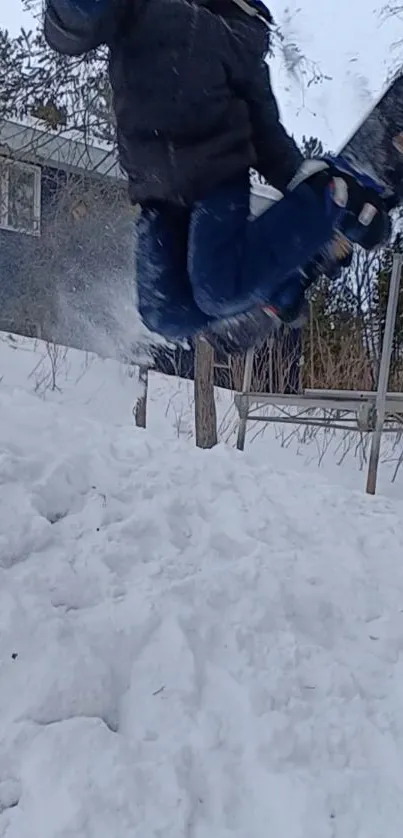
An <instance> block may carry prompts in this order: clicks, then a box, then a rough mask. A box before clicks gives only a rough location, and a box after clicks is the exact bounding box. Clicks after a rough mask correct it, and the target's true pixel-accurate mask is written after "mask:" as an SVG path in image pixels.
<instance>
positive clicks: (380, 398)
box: [366, 253, 403, 495]
mask: <svg viewBox="0 0 403 838" xmlns="http://www.w3.org/2000/svg"><path fill="white" fill-rule="evenodd" d="M402 265H403V254H402V253H394V254H393V267H392V274H391V278H390V286H389V296H388V307H387V310H386V320H385V333H384V336H383V343H382V354H381V361H380V364H379V375H378V387H377V393H376V402H375V405H376V423H375V430H374V432H373V434H372V440H371V453H370V457H369V465H368V476H367V486H366V491H367V493H368V494H369V495H374V494H375V492H376V483H377V477H378V466H379V457H380V452H381V439H382V431H383V426H384V422H385V413H386V396H387V392H388V382H389V371H390V361H391V357H392V348H393V335H394V331H395V325H396V315H397V306H398V302H399V290H400V280H401V276H402Z"/></svg>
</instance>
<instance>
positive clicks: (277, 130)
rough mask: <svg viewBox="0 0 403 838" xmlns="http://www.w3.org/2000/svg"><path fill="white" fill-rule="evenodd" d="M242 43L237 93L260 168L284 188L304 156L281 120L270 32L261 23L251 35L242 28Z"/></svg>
mask: <svg viewBox="0 0 403 838" xmlns="http://www.w3.org/2000/svg"><path fill="white" fill-rule="evenodd" d="M239 44H242V49H241V51H240V52H238V57H237V60H236V61H234V62H233V65H232V72H231V78H232V82H233V85H234V89H235V92H236V95H237V96H239V97H240V98H241V99H243V100H244V101H245V102H246V104H247V106H248V109H249V117H250V121H251V125H252V134H253V144H254V146H255V151H256V156H257V164H256V168H257V170H258V172H259V173H260V174H261V175H263V177H264V178H265V179H266V180H267V181H268V182H269V183H271V184H272V186H274V187H275V188H276V189H279V190H280V192H284V189H285V187H286V186H287V184H288V183H289V182H290V180H291V179H292V178H293V176H294V175H295V173H296V171H297V169H298V168H299V166H300V165H301V163H302V161H303V159H304V158H303V156H302V154H301V152H300V150H299V148H298V146H297V144H296V142H295V140H294V139H293V138H292V137H291V136H290V135H289V134H287V131H286V130H285V128H284V126H283V125H282V124H281V121H280V114H279V110H278V106H277V102H276V98H275V96H274V93H273V89H272V86H271V81H270V71H269V68H268V66H267V64H266V61H265V54H266V52H267V34H266V33H265V32H264V30H262V27H261V25H258V27H256V28H255V27H253V29H252V27H251V26H250V27H249V37H248V38H246V37H245V34H244V32H242V37H241V38H239Z"/></svg>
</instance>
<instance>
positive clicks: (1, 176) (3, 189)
mask: <svg viewBox="0 0 403 838" xmlns="http://www.w3.org/2000/svg"><path fill="white" fill-rule="evenodd" d="M12 167H15V168H17V169H20V170H23V171H27V172H30V173H31V174H33V176H34V206H33V214H34V224H33V228H32V229H30V230H28V229H26V228H25V227H18V226H15V225H14V224H10V223H9V201H10V171H11V168H12ZM41 189H42V169H41V167H40V166H36V165H34V164H33V163H23V162H22V161H21V160H13V159H10V158H9V157H4V156H2V155H0V195H1V196H5V197H4V203H3V197H1V199H0V230H8V231H9V232H12V233H20V234H24V235H26V236H40V235H41Z"/></svg>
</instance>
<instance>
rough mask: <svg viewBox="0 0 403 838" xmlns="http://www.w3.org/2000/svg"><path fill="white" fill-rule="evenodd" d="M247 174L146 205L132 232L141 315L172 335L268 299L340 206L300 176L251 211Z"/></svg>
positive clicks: (313, 249)
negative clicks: (179, 199)
mask: <svg viewBox="0 0 403 838" xmlns="http://www.w3.org/2000/svg"><path fill="white" fill-rule="evenodd" d="M249 201H250V184H249V174H248V173H245V174H244V175H242V176H239V177H237V178H234V179H233V180H231V181H229V182H227V183H224V184H222V185H221V186H219V187H218V188H216V189H215V190H214V191H212V192H211V193H209V194H208V195H206V196H205V198H203V200H200V201H197V202H196V203H195V204H194V205H193V207H191V208H186V207H176V206H173V205H165V204H161V205H159V206H155V207H145V208H143V209H142V213H141V216H140V219H139V222H138V231H137V268H136V272H137V291H138V305H139V312H140V316H141V318H142V320H143V322H144V323H145V325H146V326H147V327H148V328H149V329H150V330H151V331H153V332H157V333H158V334H161V335H164V336H165V337H166V338H168V339H171V340H175V339H177V340H179V339H181V338H186V337H191V336H192V335H194V334H195V333H197V332H200V331H202V330H205V329H207V328H208V326H209V324H210V323H211V322H212V321H213V320H217V319H222V318H227V317H230V316H232V315H236V314H239V313H241V312H245V311H249V310H250V309H251V308H253V307H254V306H255V305H258V304H262V305H264V304H269V303H272V304H274V303H275V298H276V294H278V293H279V292H281V293H282V294H284V289H285V288H287V286H289V287H290V289H291V290H292V286H293V285H295V284H296V283H298V282H299V278H298V272H297V269H298V267H300V266H303V265H305V264H306V263H307V262H308V261H309V260H310V259H311V258H312V257H313V256H315V254H316V253H317V252H318V251H319V250H320V249H321V248H322V247H323V246H324V245H325V244H326V242H328V241H329V240H330V239H331V237H332V233H333V230H334V227H335V226H336V225H337V222H338V220H339V218H340V215H341V213H342V211H341V210H340V209H339V208H338V207H337V206H336V205H335V204H333V203H332V202H331V200H330V199H329V198H328V196H326V194H325V191H324V193H323V196H322V195H318V194H317V193H315V192H314V191H313V190H312V189H311V187H310V186H308V185H307V184H305V183H303V184H301V185H300V186H299V187H297V189H295V191H293V192H289V193H287V194H286V195H285V197H284V198H282V199H281V200H280V201H278V202H276V203H275V204H273V205H272V206H270V207H269V208H268V209H267V210H266V211H265V212H263V213H262V214H261V215H260V216H258V217H257V218H254V219H251V218H250V210H249Z"/></svg>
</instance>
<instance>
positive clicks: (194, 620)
mask: <svg viewBox="0 0 403 838" xmlns="http://www.w3.org/2000/svg"><path fill="white" fill-rule="evenodd" d="M19 357H20V358H21V355H20V356H19ZM31 360H32V359H31ZM104 373H105V377H107V374H106V368H105V367H104ZM5 378H7V370H6V374H5ZM100 384H101V380H100ZM62 395H63V394H61V393H58V392H57V391H56V392H55V393H54V394H53V395H52V396H51V397H50V395H49V394H48V396H49V398H48V400H44V399H43V398H38V396H35V395H33V394H30V393H28V392H27V391H26V390H23V389H22V388H19V387H16V386H14V387H13V386H12V384H11V383H10V382H8V381H6V380H4V379H3V381H2V382H1V384H0V684H1V689H0V836H1V838H83V836H85V838H162V836H164V838H180V837H181V836H183V838H229V837H230V836H233V838H237V836H239V838H245V836H248V838H279V836H287V838H307V836H309V838H385V836H387V838H398V836H399V838H400V835H401V823H402V817H403V719H402V714H401V705H402V694H403V664H402V636H403V566H402V561H401V558H402V554H403V524H402V520H403V517H402V513H403V504H401V503H399V502H396V501H392V500H385V499H380V498H377V499H369V498H366V497H365V496H364V495H363V494H362V493H361V492H360V493H354V492H350V491H348V490H343V489H341V488H335V487H332V486H331V485H330V484H329V483H328V482H327V481H326V480H325V479H324V478H321V477H317V479H316V480H315V481H313V480H312V476H311V475H310V474H307V473H304V472H303V473H300V474H298V473H296V472H291V471H284V470H283V471H277V472H275V471H274V470H273V466H272V464H271V462H269V461H268V460H267V459H266V458H262V457H260V461H258V460H257V458H256V457H255V456H253V454H246V455H241V454H237V453H236V452H234V451H232V450H231V449H230V448H227V447H224V446H221V447H219V448H217V449H216V450H214V451H212V452H201V451H197V450H195V449H194V448H193V446H191V445H189V444H187V443H186V442H184V441H182V440H179V441H175V440H173V439H171V440H170V441H169V443H168V441H167V439H164V438H158V437H156V436H155V435H153V434H151V433H146V432H141V431H137V430H135V429H134V428H133V427H132V426H131V425H130V424H129V422H128V423H127V425H126V426H124V425H123V424H122V425H121V427H119V426H117V425H116V424H111V423H109V424H108V423H104V424H101V423H100V422H99V421H97V419H96V418H94V416H93V415H91V413H86V412H85V411H84V406H85V405H84V394H83V395H82V404H83V409H82V410H81V411H80V410H79V409H78V408H77V405H75V406H74V408H73V406H72V405H71V404H70V405H69V404H66V405H63V404H60V403H59V404H58V403H57V401H60V400H61V399H62ZM94 395H95V393H94ZM64 396H65V398H67V397H68V391H67V392H65V394H64ZM52 399H53V400H52Z"/></svg>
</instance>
